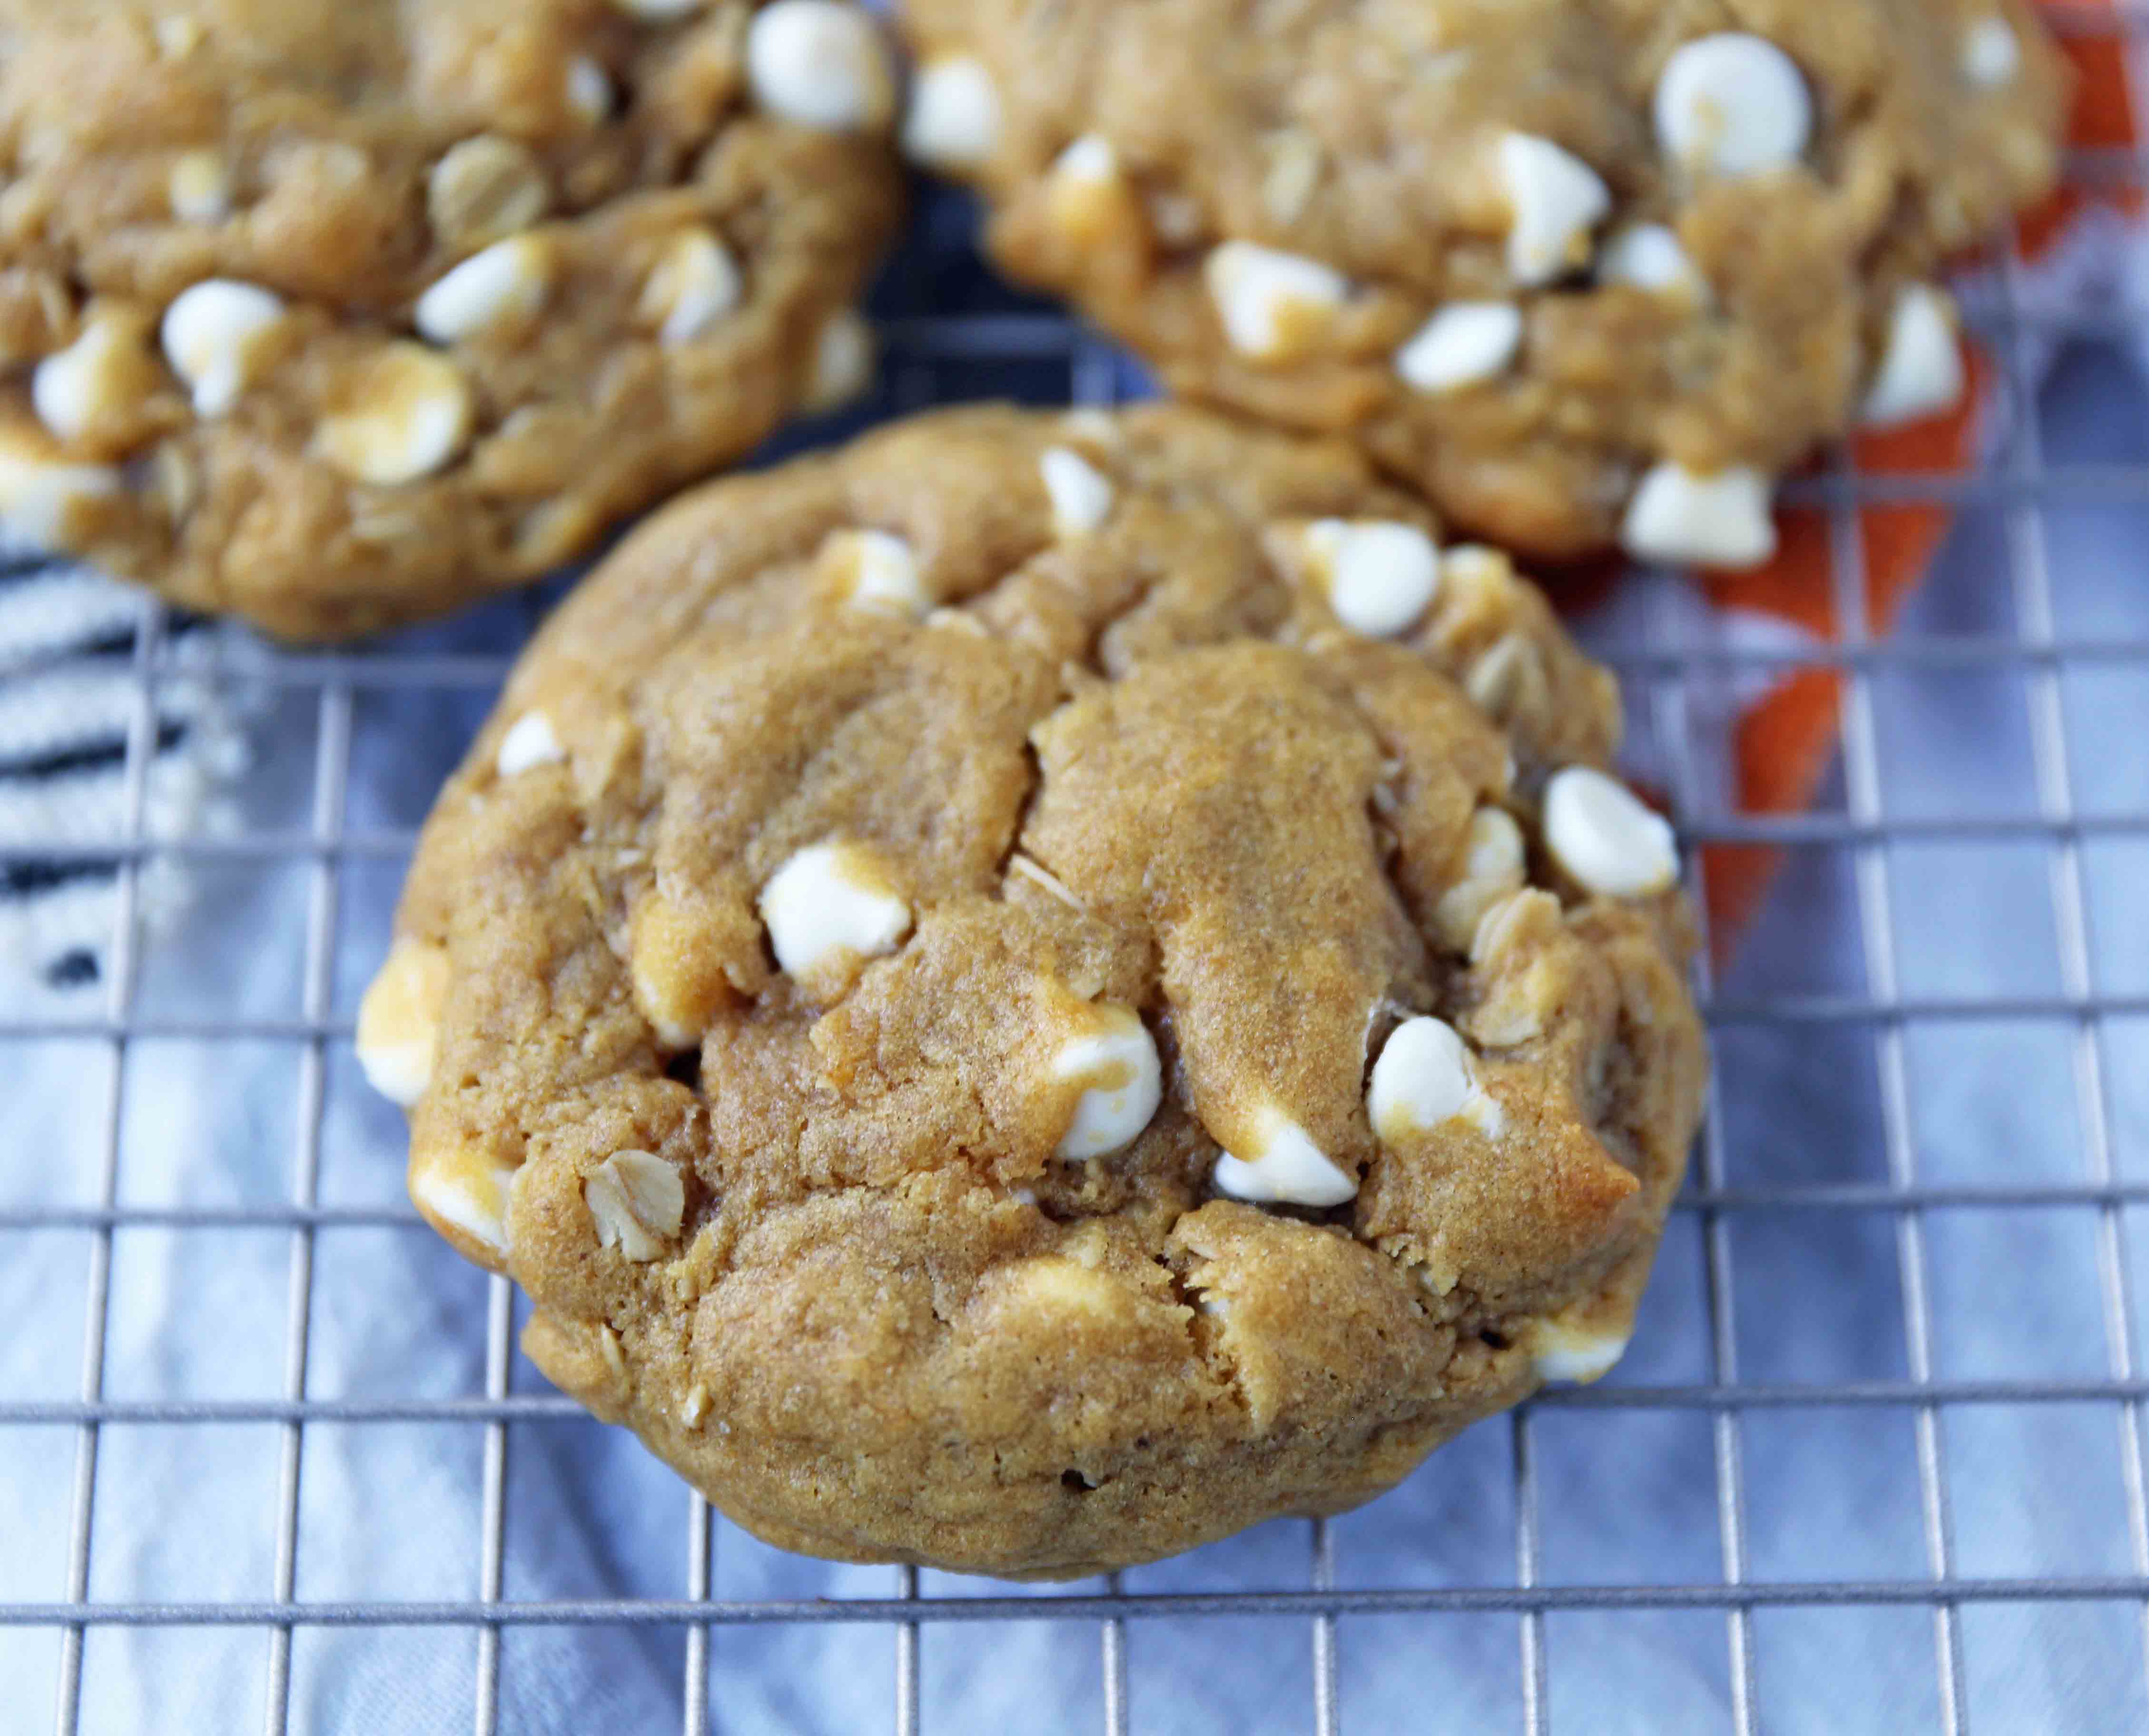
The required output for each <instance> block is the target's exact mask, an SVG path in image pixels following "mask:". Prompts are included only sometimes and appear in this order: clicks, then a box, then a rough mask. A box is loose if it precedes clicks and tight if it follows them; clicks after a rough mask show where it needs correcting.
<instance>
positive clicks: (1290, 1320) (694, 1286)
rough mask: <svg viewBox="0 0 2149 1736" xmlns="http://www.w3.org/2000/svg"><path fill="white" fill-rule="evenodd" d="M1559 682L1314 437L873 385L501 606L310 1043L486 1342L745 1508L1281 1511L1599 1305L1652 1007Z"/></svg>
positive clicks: (1451, 1408)
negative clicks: (382, 1117) (337, 990)
mask: <svg viewBox="0 0 2149 1736" xmlns="http://www.w3.org/2000/svg"><path fill="white" fill-rule="evenodd" d="M1352 621H1356V622H1357V623H1358V625H1356V626H1353V625H1351V622H1352ZM1617 727H1618V707H1617V697H1616V694H1615V693H1614V692H1613V687H1612V683H1611V682H1610V679H1609V677H1607V676H1606V675H1605V674H1604V672H1603V671H1601V670H1599V669H1598V668H1597V667H1594V666H1593V665H1592V664H1591V663H1589V662H1588V661H1587V660H1586V659H1585V658H1584V657H1583V656H1582V655H1581V654H1580V652H1578V650H1577V649H1576V648H1575V647H1574V646H1573V644H1572V643H1571V642H1569V641H1568V638H1567V637H1566V636H1565V634H1564V632H1563V630H1562V629H1561V628H1560V626H1558V623H1557V621H1555V620H1554V618H1553V616H1552V614H1551V613H1550V611H1549V610H1548V607H1547V606H1546V605H1545V603H1544V601H1543V598H1542V597H1541V596H1539V594H1538V592H1537V591H1535V589H1534V588H1533V587H1532V586H1529V585H1528V584H1527V582H1525V581H1522V580H1521V579H1520V578H1518V577H1517V576H1516V575H1515V573H1514V571H1513V570H1512V567H1511V566H1509V565H1508V563H1507V561H1505V560H1504V559H1503V558H1502V557H1501V556H1497V555H1495V554H1492V553H1491V552H1490V551H1486V550H1482V549H1477V548H1472V547H1469V546H1456V547H1442V546H1441V541H1440V538H1439V536H1438V534H1437V525H1436V523H1435V521H1433V520H1432V518H1431V517H1430V516H1429V515H1427V513H1426V511H1424V509H1423V508H1422V506H1417V505H1416V504H1415V503H1414V502H1412V501H1411V499H1410V498H1409V497H1407V496H1404V495H1403V494H1402V493H1400V492H1399V491H1395V490H1392V489H1390V488H1388V487H1387V486H1384V485H1382V484H1381V483H1380V482H1378V481H1377V480H1376V479H1375V478H1374V477H1373V476H1372V474H1371V471H1370V470H1369V468H1368V467H1367V465H1366V463H1365V461H1364V460H1363V459H1362V458H1361V457H1360V456H1359V455H1357V454H1356V452H1355V451H1353V450H1351V448H1350V447H1348V446H1347V445H1343V444H1341V443H1340V442H1327V443H1316V442H1306V441H1301V440H1296V439H1293V438H1291V437H1287V436H1282V435H1272V434H1262V433H1257V432H1250V431H1247V430H1244V429H1243V428H1239V427H1236V426H1232V425H1227V424H1225V423H1224V422H1222V421H1220V420H1216V419H1214V418H1212V417H1210V416H1209V415H1206V414H1205V413H1204V412H1200V411H1197V410H1191V409H1187V408H1183V407H1174V406H1160V405H1151V406H1145V407H1140V408H1137V409H1134V410H1126V411H1123V412H1119V413H1116V414H1103V413H1100V412H1096V411H1080V410H1078V411H1073V412H1069V413H1065V414H1059V415H1053V414H1044V413H1032V412H1024V411H1017V410H1006V409H999V408H989V407H988V408H981V409H974V410H958V411H950V412H944V413H940V414H937V415H931V416H928V417H924V418H919V419H917V420H913V421H911V422H908V423H905V424H901V425H896V426H893V427H892V428H889V429H888V430H883V431H881V432H878V433H877V434H875V435H872V436H870V437H868V438H866V439H864V440H860V441H858V442H857V443H855V444H854V445H852V446H850V447H848V448H847V449H845V450H842V451H839V452H837V453H833V454H831V455H823V456H817V457H813V458H809V459H804V460H798V461H796V462H793V463H792V464H789V465H785V466H783V468H781V469H778V470H774V471H772V472H770V473H768V474H767V475H763V476H753V477H747V478H737V479H732V480H730V481H724V482H721V483H717V484H715V485H712V486H710V487H708V488H707V489H704V490H702V491H697V492H696V493H695V494H693V495H692V496H687V498H685V499H684V500H682V501H679V502H677V503H675V504H674V505H672V506H671V507H669V508H667V510H666V511H664V512H663V513H662V514H661V515H659V516H657V518H656V519H654V520H652V521H651V522H650V523H649V524H648V525H647V526H644V527H643V528H642V530H641V531H638V532H637V534H636V535H635V536H633V537H632V538H631V539H630V540H629V541H628V542H627V544H625V545H624V546H622V548H621V549H620V550H619V551H617V553H616V554H615V555H614V556H612V557H611V559H610V560H609V561H607V562H606V565H605V566H604V567H603V568H601V570H600V571H598V572H597V573H596V575H594V576H592V577H591V579H590V580H589V581H587V582H586V584H585V585H584V586H582V587H581V589H580V590H579V591H577V592H576V594H575V595H574V596H571V597H570V598H569V599H568V600H567V601H566V603H564V604H563V605H562V606H561V609H560V610H559V611H558V612H557V613H556V615H555V616H554V617H553V618H552V620H551V621H550V622H549V623H548V624H547V626H546V627H545V629H544V630H543V632H541V635H540V636H539V637H538V639H537V640H536V642H535V643H534V644H533V646H532V647H531V649H530V651H529V652H527V653H526V656H525V657H524V658H523V660H522V661H521V663H520V664H519V666H518V667H517V668H516V672H515V673H514V674H513V676H512V677H511V679H510V681H509V682H508V684H507V687H506V692H505V693H504V694H503V696H502V698H501V702H500V705H499V707H498V708H497V710H496V713H495V715H494V717H493V718H492V720H491V722H489V723H488V724H487V726H486V728H485V730H484V732H482V733H481V736H480V737H479V739H478V741H477V742H476V744H475V746H474V747H473V748H472V750H471V755H470V757H469V758H468V759H467V761H466V762H465V764H464V766H463V767H462V768H461V769H460V771H459V772H457V773H456V774H455V777H454V778H453V779H452V780H451V781H450V783H449V785H448V786H447V787H446V789H445V792H444V793H443V794H442V795H441V797H440V801H439V803H438V805H437V807H436V808H435V812H434V814H433V816H432V817H431V818H430V820H429V822H428V823H427V825H426V827H425V833H424V835H423V838H422V840H421V843H420V848H419V852H418V855H417V858H416V860H415V863H414V865H413V868H412V870H411V873H410V881H409V883H408V886H407V888H406V890H405V895H404V899H403V903H402V905H401V908H400V913H399V915H398V918H397V927H396V939H395V945H394V948H393V950H392V951H391V953H390V957H389V959H388V961H387V963H386V964H385V966H384V967H383V969H382V970H381V973H380V976H379V977H378V979H376V981H375V984H374V986H373V987H372V988H371V989H370V990H369V992H368V994H367V995H366V997H365V1004H364V1006H363V1008H362V1010H361V1014H360V1024H359V1053H360V1060H361V1062H362V1063H363V1064H364V1065H365V1068H366V1070H367V1072H368V1074H369V1075H370V1077H371V1078H372V1079H373V1080H374V1082H375V1084H377V1085H379V1086H380V1088H381V1089H384V1090H386V1091H388V1092H389V1093H390V1094H392V1095H394V1096H395V1097H396V1098H397V1099H399V1100H400V1101H402V1102H404V1103H405V1104H407V1105H408V1106H409V1107H410V1115H411V1150H410V1184H411V1191H412V1195H413V1197H414V1199H415V1200H416V1201H417V1203H418V1205H420V1208H421V1209H422V1210H424V1211H425V1214H426V1215H427V1216H428V1217H429V1218H430V1220H432V1221H433V1223H434V1224H435V1225H436V1227H438V1228H439V1229H440V1230H441V1232H442V1233H443V1234H444V1235H446V1236H447V1237H448V1238H449V1239H450V1240H451V1241H452V1242H453V1243H454V1244H455V1245H456V1246H457V1247H458V1248H459V1249H460V1250H461V1251H462V1252H464V1253H465V1254H466V1255H469V1256H470V1257H471V1258H472V1259H474V1260H478V1261H480V1262H481V1263H482V1264H483V1265H485V1266H488V1267H490V1268H491V1269H492V1270H495V1271H505V1272H507V1273H509V1274H511V1276H513V1277H514V1278H515V1279H516V1281H517V1282H519V1283H520V1284H521V1286H523V1287H524V1288H525V1289H526V1291H528V1292H529V1294H530V1296H531V1299H532V1301H533V1303H534V1305H535V1311H534V1314H533V1316H532V1318H531V1324H530V1326H529V1329H528V1331H527V1333H526V1337H525V1340H524V1343H525V1347H526V1350H527V1351H528V1352H529V1353H530V1355H531V1356H532V1357H533V1358H534V1359H535V1360H536V1361H537V1362H538V1364H539V1365H540V1366H541V1367H542V1368H543V1369H544V1370H545V1371H546V1373H547V1374H549V1375H550V1376H551V1377H552V1378H553V1379H554V1380H555V1381H557V1382H559V1383H560V1384H561V1386H564V1387H565V1388H566V1390H568V1391H571V1392H572V1393H573V1394H575V1395H576V1396H577V1397H578V1398H580V1399H581V1401H583V1402H584V1403H586V1404H587V1405H588V1406H590V1407H591V1409H592V1410H594V1411H596V1412H597V1413H598V1414H599V1415H600V1416H605V1417H606V1418H609V1419H611V1420H615V1421H620V1422H627V1423H628V1424H630V1425H632V1427H634V1428H635V1429H636V1430H637V1432H640V1434H641V1435H642V1437H643V1438H644V1440H646V1441H647V1442H648V1444H649V1445H650V1446H651V1447H652V1448H653V1449H654V1450H655V1451H656V1452H658V1453H659V1454H660V1455H662V1457H665V1458H666V1459H667V1460H668V1461H669V1462H671V1463H672V1464H673V1465H674V1466H676V1467H677V1468H678V1469H679V1470H680V1471H681V1472H682V1473H683V1474H685V1475H686V1476H687V1477H688V1478H690V1479H691V1480H692V1482H695V1483H696V1484H697V1486H698V1487H701V1488H702V1489H703V1490H704V1491H706V1492H707V1494H708V1495H709V1496H710V1497H711V1498H712V1499H713V1500H714V1501H716V1502H717V1503H718V1505H720V1506H721V1507H722V1508H723V1509H724V1510H725V1511H726V1512H727V1513H729V1514H731V1515H732V1517H734V1518H736V1519H737V1521H738V1522H741V1523H742V1524H744V1525H746V1526H747V1527H749V1528H751V1529H752V1530H753V1531H755V1532H758V1533H759V1534H761V1535H762V1536H763V1537H767V1538H769V1539H770V1540H772V1541H773V1542H778V1543H780V1544H783V1545H785V1546H787V1547H793V1548H798V1549H802V1550H805V1551H808V1552H813V1553H818V1554H823V1555H829V1556H834V1557H844V1558H852V1559H880V1560H887V1559H899V1560H908V1561H915V1562H931V1563H935V1564H938V1565H941V1566H945V1567H954V1568H958V1569H965V1570H970V1571H976V1572H994V1573H999V1574H1006V1575H1017V1576H1026V1577H1073V1576H1077V1575H1080V1574H1084V1573H1088V1572H1094V1571H1096V1570H1098V1569H1100V1568H1102V1567H1110V1566H1116V1565H1120V1564H1125V1563H1128V1562H1136V1561H1140V1560H1145V1559H1150V1558H1152V1557H1156V1556H1159V1555H1162V1554H1165V1553H1169V1552H1173V1551H1175V1550H1179V1549H1183V1548H1186V1547H1191V1546H1192V1545H1194V1544H1196V1543H1199V1542H1204V1541H1205V1540H1207V1539H1210V1538H1213V1537H1218V1536H1220V1535H1223V1534H1224V1533H1225V1532H1230V1531H1233V1530H1236V1529H1237V1528H1239V1527H1242V1526H1245V1525H1248V1524H1251V1523H1254V1522H1257V1521H1259V1520H1261V1519H1263V1518H1266V1517H1271V1516H1273V1515H1276V1514H1279V1513H1286V1512H1329V1511H1334V1510H1336V1509H1340V1508H1341V1507H1346V1506H1349V1505H1351V1504H1352V1503H1354V1502H1358V1501H1361V1500H1363V1499H1366V1497H1370V1496H1371V1495H1373V1494H1375V1493H1376V1492H1379V1491H1380V1490H1381V1489H1382V1488H1384V1487H1387V1486H1388V1485H1390V1484H1392V1483H1393V1482H1396V1481H1397V1479H1398V1478H1399V1477H1402V1475H1404V1474H1405V1473H1406V1472H1407V1471H1408V1470H1410V1469H1411V1467H1412V1466H1414V1465H1415V1464H1416V1463H1417V1461H1418V1460H1419V1459H1420V1458H1421V1457H1423V1455H1424V1454H1425V1453H1426V1452H1427V1451H1429V1450H1430V1449H1431V1448H1432V1447H1433V1446H1435V1445H1437V1443H1438V1442H1440V1441H1442V1440H1443V1439H1445V1438H1446V1437H1448V1436H1449V1435H1451V1434H1452V1433H1453V1432H1455V1431H1457V1429H1459V1428H1461V1427H1463V1426H1464V1425H1465V1424H1467V1422H1471V1421H1472V1420H1473V1419H1475V1418H1477V1417H1478V1416H1482V1415H1485V1414H1486V1413H1487V1412H1489V1411H1493V1410H1496V1409H1497V1408H1499V1407H1501V1406H1505V1405H1507V1404H1511V1403H1512V1402H1514V1401H1517V1399H1519V1398H1521V1397H1522V1396H1526V1395H1527V1393H1528V1392H1529V1391H1532V1389H1533V1388H1534V1387H1535V1386H1537V1385H1538V1384H1539V1383H1540V1382H1541V1381H1543V1380H1544V1379H1546V1378H1552V1377H1568V1378H1576V1377H1580V1378H1587V1377H1590V1376H1593V1375H1595V1374H1597V1373H1601V1372H1602V1371H1603V1368H1604V1367H1606V1366H1609V1363H1610V1361H1612V1360H1613V1358H1615V1357H1616V1356H1617V1355H1618V1350H1619V1349H1620V1347H1621V1346H1623V1344H1624V1342H1625V1340H1626V1336H1627V1334H1628V1331H1629V1328H1630V1326H1631V1323H1632V1317H1633V1307H1634V1303H1635V1300H1636V1297H1637V1296H1638V1293H1639V1291H1640V1289H1641V1286H1642V1285H1643V1281H1644V1280H1645V1278H1646V1276H1647V1272H1648V1265H1649V1261H1650V1258H1651V1255H1652V1254H1653V1250H1654V1246H1655V1243H1656V1240H1657V1236H1658V1231H1659V1230H1660V1228H1661V1225H1662V1222H1663V1214H1664V1211H1665V1209H1666V1206H1667V1204H1668V1200H1669V1199H1670V1197H1671V1195H1672V1193H1673V1190H1674V1189H1675V1187H1676V1186H1677V1185H1678V1179H1679V1176H1680V1175H1681V1173H1682V1171H1683V1167H1684V1164H1685V1155H1686V1148H1687V1145H1688V1142H1689V1139H1690V1137H1691V1135H1692V1133H1693V1130H1694V1125H1695V1121H1696V1118H1697V1115H1698V1112H1699V1094H1700V1090H1701V1084H1702V1076H1703V1070H1704V1055H1703V1046H1702V1039H1701V1035H1700V1031H1699V1025H1698V1023H1697V1021H1696V1019H1695V1015H1694V1009H1693V1007H1692V1005H1691V1004H1690V1001H1689V997H1688V994H1687V992H1686V989H1685V988H1684V986H1683V974H1682V966H1683V960H1684V956H1685V952H1686V949H1687V946H1688V944H1689V936H1688V929H1687V925H1686V921H1685V918H1684V914H1683V906H1682V904H1681V902H1680V898H1679V894H1678V891H1677V889H1676V888H1675V885H1674V879H1675V875H1676V869H1677V864H1676V860H1675V858H1674V856H1673V849H1672V843H1671V834H1670V831H1669V828H1668V827H1666V826H1665V825H1664V823H1663V822H1662V821H1661V820H1660V819H1659V818H1657V817H1656V816H1655V815H1654V814H1653V813H1651V812H1650V811H1649V810H1648V808H1645V807H1643V805H1642V804H1641V803H1639V802H1638V801H1637V800H1636V799H1635V798H1633V797H1632V796H1631V795H1629V794H1628V793H1627V792H1626V791H1625V789H1624V787H1623V786H1621V785H1619V784H1618V782H1616V781H1614V780H1613V779H1612V778H1611V777H1608V776H1606V775H1604V774H1603V772H1602V771H1601V770H1600V769H1598V768H1600V767H1602V766H1603V764H1604V762H1606V760H1607V759H1608V756H1609V754H1610V752H1611V751H1612V749H1613V745H1614V742H1615V737H1616V733H1617Z"/></svg>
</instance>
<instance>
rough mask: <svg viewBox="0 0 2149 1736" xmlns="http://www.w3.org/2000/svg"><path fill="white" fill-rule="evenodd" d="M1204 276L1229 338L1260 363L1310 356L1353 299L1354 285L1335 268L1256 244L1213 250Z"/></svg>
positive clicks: (1227, 244) (1231, 244) (1234, 243)
mask: <svg viewBox="0 0 2149 1736" xmlns="http://www.w3.org/2000/svg"><path fill="white" fill-rule="evenodd" d="M1201 276H1202V280H1203V282H1204V283H1205V284H1207V286H1208V289H1209V299H1210V300H1211V301H1212V302H1213V303H1215V308H1216V317H1217V319H1218V320H1220V321H1221V322H1222V324H1223V327H1224V335H1225V338H1226V339H1227V340H1229V341H1230V343H1231V347H1232V348H1233V349H1234V350H1237V351H1238V352H1239V354H1240V355H1244V356H1250V357H1251V358H1253V359H1254V360H1256V361H1284V360H1289V359H1290V358H1291V357H1293V356H1296V355H1303V354H1305V352H1306V350H1309V349H1311V348H1312V347H1313V345H1316V343H1318V342H1319V340H1320V339H1321V335H1323V334H1324V333H1325V332H1326V330H1328V327H1329V325H1330V324H1331V320H1332V319H1333V317H1334V315H1335V313H1336V309H1338V308H1340V307H1341V306H1342V305H1343V304H1344V302H1345V301H1346V299H1348V298H1349V296H1350V293H1351V284H1350V282H1349V280H1348V279H1346V278H1345V277H1344V275H1343V274H1342V273H1341V272H1340V271H1338V270H1336V269H1335V268H1334V267H1333V266H1330V265H1324V264H1321V261H1320V260H1318V259H1306V258H1305V257H1303V256H1302V255H1301V254H1292V253H1282V252H1280V251H1278V250H1277V249H1275V248H1273V247H1262V246H1260V245H1258V244H1256V243H1254V242H1251V241H1226V242H1225V243H1224V244H1222V245H1221V246H1220V247H1215V248H1212V249H1210V253H1209V257H1208V258H1207V259H1205V260H1204V261H1203V262H1202V267H1201Z"/></svg>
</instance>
